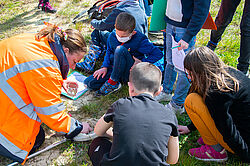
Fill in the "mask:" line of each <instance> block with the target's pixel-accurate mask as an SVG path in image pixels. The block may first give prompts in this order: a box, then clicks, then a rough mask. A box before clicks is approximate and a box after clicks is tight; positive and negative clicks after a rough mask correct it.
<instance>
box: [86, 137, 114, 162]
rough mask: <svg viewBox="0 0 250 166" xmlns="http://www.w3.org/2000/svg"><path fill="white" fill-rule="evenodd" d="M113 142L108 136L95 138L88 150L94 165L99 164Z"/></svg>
mask: <svg viewBox="0 0 250 166" xmlns="http://www.w3.org/2000/svg"><path fill="white" fill-rule="evenodd" d="M111 146H112V143H111V142H110V141H109V140H108V138H106V137H98V138H95V139H94V140H93V141H92V142H91V144H90V146H89V150H88V155H89V158H90V160H91V162H92V164H93V166H99V165H100V162H101V160H102V158H103V155H104V154H105V153H109V151H110V149H111Z"/></svg>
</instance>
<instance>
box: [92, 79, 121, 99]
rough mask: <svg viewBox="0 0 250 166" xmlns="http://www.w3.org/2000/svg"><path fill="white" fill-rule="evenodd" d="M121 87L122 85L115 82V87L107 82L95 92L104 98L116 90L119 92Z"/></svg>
mask: <svg viewBox="0 0 250 166" xmlns="http://www.w3.org/2000/svg"><path fill="white" fill-rule="evenodd" d="M121 87H122V85H121V84H120V83H119V82H117V83H116V84H115V85H111V84H110V83H109V82H108V80H107V81H106V82H105V83H104V84H103V85H102V87H101V88H100V90H99V91H97V94H99V95H102V96H106V95H108V94H110V93H113V92H115V91H117V90H119V89H120V88H121Z"/></svg>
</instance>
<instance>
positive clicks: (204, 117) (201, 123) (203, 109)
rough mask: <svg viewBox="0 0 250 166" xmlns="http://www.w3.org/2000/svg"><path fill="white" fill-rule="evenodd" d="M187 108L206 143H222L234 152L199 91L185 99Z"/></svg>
mask: <svg viewBox="0 0 250 166" xmlns="http://www.w3.org/2000/svg"><path fill="white" fill-rule="evenodd" d="M185 109H186V111H187V113H188V116H189V117H190V119H191V120H192V122H193V123H194V125H195V127H196V128H197V130H198V131H199V133H200V135H201V137H202V138H203V141H204V143H205V144H207V145H216V144H220V145H221V146H222V147H224V148H225V149H227V150H228V151H230V152H232V153H233V151H232V150H231V149H230V148H229V146H228V145H227V144H226V143H225V142H224V141H223V137H222V135H221V134H220V132H219V131H218V129H217V128H216V126H215V123H214V120H213V119H212V117H211V115H210V113H209V111H208V109H207V106H206V105H205V103H204V102H203V100H202V97H201V96H200V95H198V94H197V93H191V94H189V95H188V96H187V98H186V100H185Z"/></svg>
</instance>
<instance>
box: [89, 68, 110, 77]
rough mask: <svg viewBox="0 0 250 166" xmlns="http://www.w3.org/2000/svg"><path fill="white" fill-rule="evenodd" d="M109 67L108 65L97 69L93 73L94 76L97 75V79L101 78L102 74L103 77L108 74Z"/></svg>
mask: <svg viewBox="0 0 250 166" xmlns="http://www.w3.org/2000/svg"><path fill="white" fill-rule="evenodd" d="M107 71H108V69H107V68H106V67H103V68H101V69H99V70H96V71H95V72H94V74H93V76H94V78H96V77H97V80H99V78H100V76H101V75H102V78H104V76H105V75H106V74H107Z"/></svg>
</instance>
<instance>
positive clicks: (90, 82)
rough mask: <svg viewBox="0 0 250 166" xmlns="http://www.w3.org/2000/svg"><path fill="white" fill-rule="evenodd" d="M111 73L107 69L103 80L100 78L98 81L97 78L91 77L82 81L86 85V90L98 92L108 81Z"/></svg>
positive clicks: (110, 70)
mask: <svg viewBox="0 0 250 166" xmlns="http://www.w3.org/2000/svg"><path fill="white" fill-rule="evenodd" d="M111 72H112V69H108V71H107V74H106V75H105V76H104V78H102V76H100V78H99V79H98V80H97V78H94V76H93V75H91V76H89V77H88V78H86V79H85V80H84V84H85V85H87V87H88V89H90V90H99V89H100V88H101V86H102V85H103V84H104V83H105V82H106V81H107V80H108V79H109V77H110V75H111Z"/></svg>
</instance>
